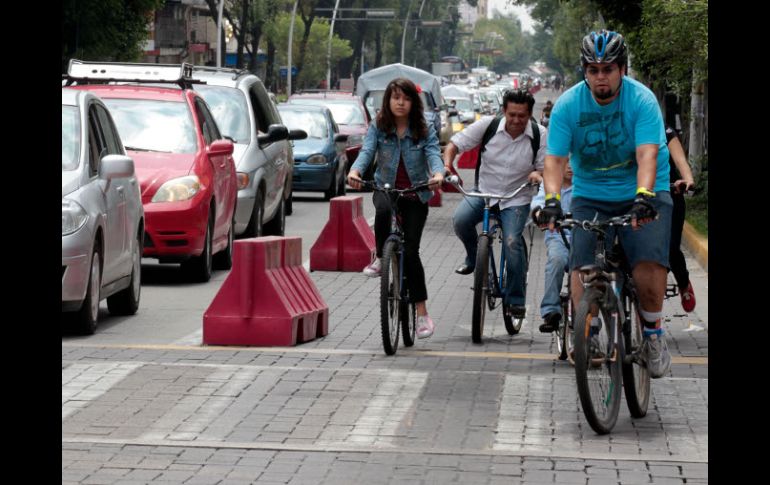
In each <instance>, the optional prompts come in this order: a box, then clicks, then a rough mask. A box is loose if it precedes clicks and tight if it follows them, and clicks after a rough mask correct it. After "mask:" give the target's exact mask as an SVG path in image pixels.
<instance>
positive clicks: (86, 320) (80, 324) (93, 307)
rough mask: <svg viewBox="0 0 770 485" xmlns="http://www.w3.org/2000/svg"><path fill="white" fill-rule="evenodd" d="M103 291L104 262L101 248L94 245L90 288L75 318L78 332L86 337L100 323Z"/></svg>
mask: <svg viewBox="0 0 770 485" xmlns="http://www.w3.org/2000/svg"><path fill="white" fill-rule="evenodd" d="M101 289H102V261H101V256H100V253H99V246H97V245H94V250H93V252H92V254H91V270H90V271H89V275H88V287H87V288H86V297H85V299H84V300H83V306H81V307H80V310H79V311H78V313H77V316H76V317H75V322H76V325H77V330H78V331H79V332H80V333H82V334H84V335H92V334H93V333H94V332H95V331H96V326H97V325H98V322H99V293H100V292H101Z"/></svg>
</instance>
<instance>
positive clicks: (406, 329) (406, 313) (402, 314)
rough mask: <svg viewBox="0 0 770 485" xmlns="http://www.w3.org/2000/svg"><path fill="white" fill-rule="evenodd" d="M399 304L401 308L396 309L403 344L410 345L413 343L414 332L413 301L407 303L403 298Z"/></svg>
mask: <svg viewBox="0 0 770 485" xmlns="http://www.w3.org/2000/svg"><path fill="white" fill-rule="evenodd" d="M399 305H401V308H400V309H399V310H398V316H399V318H400V319H401V332H402V336H403V339H404V346H406V347H411V346H412V345H414V334H415V331H416V325H415V320H416V317H415V308H414V303H407V302H405V301H404V300H401V301H400V302H399Z"/></svg>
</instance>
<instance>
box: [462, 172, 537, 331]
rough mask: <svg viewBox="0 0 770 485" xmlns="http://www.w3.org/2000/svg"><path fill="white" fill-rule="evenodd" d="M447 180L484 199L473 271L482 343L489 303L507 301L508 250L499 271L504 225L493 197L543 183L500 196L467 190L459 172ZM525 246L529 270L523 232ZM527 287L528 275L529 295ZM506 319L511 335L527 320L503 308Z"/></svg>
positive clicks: (530, 231) (495, 304) (476, 327)
mask: <svg viewBox="0 0 770 485" xmlns="http://www.w3.org/2000/svg"><path fill="white" fill-rule="evenodd" d="M447 182H450V183H452V184H454V185H455V186H456V187H457V188H458V189H459V190H460V191H461V192H462V193H463V195H465V196H466V197H479V198H482V199H484V219H483V223H482V230H481V234H479V238H478V249H477V250H476V263H475V264H476V268H475V270H474V272H473V319H472V321H471V337H472V339H473V343H477V344H480V343H481V337H482V335H483V334H484V317H485V316H486V309H487V307H489V310H490V311H491V310H494V309H495V308H497V307H498V306H500V304H501V303H502V302H503V297H504V296H505V283H506V279H507V272H506V264H505V262H506V254H505V253H506V251H504V250H501V251H500V266H499V268H500V274H499V275H498V272H497V268H498V266H496V265H495V251H494V243H495V241H498V242H499V243H500V244H501V245H502V243H503V227H502V225H501V223H500V218H499V213H498V211H497V210H496V209H494V208H493V207H492V206H490V201H491V199H499V200H508V199H512V198H514V197H515V196H516V195H517V194H518V193H519V192H521V191H522V190H524V189H525V188H528V187H529V188H534V190H535V191H536V190H537V187H538V186H539V184H537V183H533V182H526V183H524V184H522V185H521V186H519V187H518V188H517V189H516V190H514V191H513V193H512V194H510V195H506V196H500V195H495V194H483V193H479V192H466V191H465V189H463V187H462V186H461V185H459V184H458V183H457V182H458V179H457V177H456V176H451V177H448V178H447ZM527 227H528V235H529V246H530V249H531V248H532V240H533V238H534V234H535V229H536V227H535V226H534V225H533V224H530V225H529V226H527ZM521 246H522V248H523V250H524V258H525V261H526V267H525V268H523V271H524V273H525V274H527V272H528V270H529V251H528V250H527V244H526V239H525V238H524V234H522V235H521ZM526 291H527V286H526V279H525V283H524V294H525V295H526ZM503 321H504V322H505V330H506V331H507V332H508V335H516V334H517V333H519V331H520V330H521V325H522V324H523V323H524V316H523V315H521V316H516V315H509V314H508V313H506V312H503Z"/></svg>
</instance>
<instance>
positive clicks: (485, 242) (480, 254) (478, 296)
mask: <svg viewBox="0 0 770 485" xmlns="http://www.w3.org/2000/svg"><path fill="white" fill-rule="evenodd" d="M489 291H490V287H489V237H488V236H483V235H482V236H479V244H478V249H477V250H476V269H475V270H474V271H473V320H472V321H471V337H472V339H473V343H475V344H480V343H481V336H482V335H483V334H484V317H485V315H486V308H487V296H488V295H489Z"/></svg>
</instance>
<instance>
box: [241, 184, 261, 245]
mask: <svg viewBox="0 0 770 485" xmlns="http://www.w3.org/2000/svg"><path fill="white" fill-rule="evenodd" d="M264 216H265V198H264V197H263V196H262V188H259V189H257V194H256V196H255V197H254V209H252V211H251V219H249V224H248V225H247V226H246V230H245V231H244V232H243V237H261V236H262V219H263V218H264Z"/></svg>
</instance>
